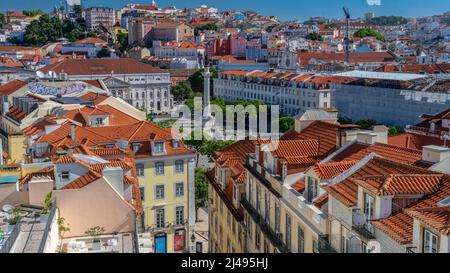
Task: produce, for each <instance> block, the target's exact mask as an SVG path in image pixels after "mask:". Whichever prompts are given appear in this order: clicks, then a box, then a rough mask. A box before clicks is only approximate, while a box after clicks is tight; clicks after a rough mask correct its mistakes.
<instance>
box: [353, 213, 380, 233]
mask: <svg viewBox="0 0 450 273" xmlns="http://www.w3.org/2000/svg"><path fill="white" fill-rule="evenodd" d="M365 219H367V217H366V216H365V215H364V213H363V212H362V211H361V210H355V211H353V217H352V229H353V231H355V232H356V233H358V234H359V235H360V236H362V237H363V238H366V239H368V240H374V239H375V230H374V228H373V226H372V224H371V223H370V221H367V220H365ZM363 220H364V221H363Z"/></svg>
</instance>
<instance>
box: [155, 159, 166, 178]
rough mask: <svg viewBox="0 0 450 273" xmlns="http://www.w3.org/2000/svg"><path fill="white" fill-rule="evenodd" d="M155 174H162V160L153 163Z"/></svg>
mask: <svg viewBox="0 0 450 273" xmlns="http://www.w3.org/2000/svg"><path fill="white" fill-rule="evenodd" d="M155 175H164V162H156V163H155Z"/></svg>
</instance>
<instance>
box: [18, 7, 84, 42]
mask: <svg viewBox="0 0 450 273" xmlns="http://www.w3.org/2000/svg"><path fill="white" fill-rule="evenodd" d="M83 33H84V29H83V28H81V27H79V26H75V24H73V23H72V22H71V21H70V20H68V19H66V20H64V21H61V20H60V19H59V18H57V17H50V16H48V15H47V14H44V15H42V16H41V17H40V18H39V20H34V21H32V22H31V23H30V24H29V25H28V26H27V28H26V30H25V33H24V44H27V45H33V46H42V45H44V44H47V43H53V42H56V40H57V39H59V38H61V37H63V36H65V37H66V38H68V39H69V40H71V41H75V40H77V39H79V38H81V36H82V34H83Z"/></svg>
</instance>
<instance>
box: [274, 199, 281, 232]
mask: <svg viewBox="0 0 450 273" xmlns="http://www.w3.org/2000/svg"><path fill="white" fill-rule="evenodd" d="M275 232H276V233H280V207H279V206H278V205H275Z"/></svg>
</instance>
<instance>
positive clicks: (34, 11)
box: [22, 9, 45, 16]
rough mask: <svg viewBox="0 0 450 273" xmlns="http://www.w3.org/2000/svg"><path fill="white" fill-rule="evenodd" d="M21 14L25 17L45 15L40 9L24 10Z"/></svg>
mask: <svg viewBox="0 0 450 273" xmlns="http://www.w3.org/2000/svg"><path fill="white" fill-rule="evenodd" d="M22 13H23V14H24V15H26V16H36V15H44V14H45V13H44V12H43V11H42V10H40V9H32V10H24V11H22Z"/></svg>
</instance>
